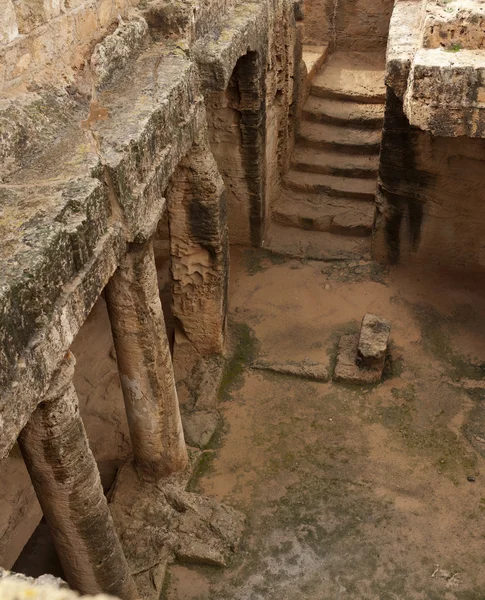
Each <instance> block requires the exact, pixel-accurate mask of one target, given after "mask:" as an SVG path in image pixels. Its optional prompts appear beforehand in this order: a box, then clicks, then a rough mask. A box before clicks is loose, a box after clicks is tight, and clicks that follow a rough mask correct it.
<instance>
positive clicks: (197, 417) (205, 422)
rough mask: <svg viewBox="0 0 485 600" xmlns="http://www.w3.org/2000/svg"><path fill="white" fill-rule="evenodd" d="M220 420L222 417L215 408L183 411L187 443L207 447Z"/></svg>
mask: <svg viewBox="0 0 485 600" xmlns="http://www.w3.org/2000/svg"><path fill="white" fill-rule="evenodd" d="M219 422H220V417H219V414H218V413H217V412H216V411H215V410H213V411H209V410H197V411H195V412H185V413H182V424H183V426H184V434H185V440H186V441H187V444H189V445H190V446H194V447H196V448H205V447H206V446H207V444H208V443H209V442H210V441H211V438H212V436H213V435H214V433H215V431H216V429H217V427H218V425H219Z"/></svg>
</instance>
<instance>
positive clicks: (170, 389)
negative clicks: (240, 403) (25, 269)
mask: <svg viewBox="0 0 485 600" xmlns="http://www.w3.org/2000/svg"><path fill="white" fill-rule="evenodd" d="M106 300H107V306H108V312H109V315H110V321H111V327H112V330H113V340H114V343H115V348H116V357H117V361H118V368H119V372H120V380H121V387H122V389H123V396H124V399H125V406H126V414H127V417H128V426H129V429H130V435H131V443H132V448H133V454H134V457H135V464H136V467H137V469H138V471H139V473H140V476H141V477H143V478H146V479H148V480H150V481H156V480H157V479H159V478H160V477H163V476H165V475H169V474H170V473H173V472H174V471H178V470H181V469H183V468H184V467H185V465H186V464H187V450H186V448H185V441H184V435H183V430H182V422H181V420H180V411H179V404H178V398H177V390H176V388H175V377H174V373H173V366H172V358H171V355H170V348H169V344H168V339H167V333H166V330H165V322H164V318H163V312H162V305H161V302H160V296H159V290H158V285H157V273H156V268H155V256H154V253H153V244H152V243H145V244H133V245H132V246H130V248H129V250H128V252H127V253H126V255H125V256H124V258H123V259H122V261H121V264H120V266H119V267H118V269H117V270H116V272H115V274H114V275H113V277H112V278H111V280H110V282H109V284H108V286H107V288H106Z"/></svg>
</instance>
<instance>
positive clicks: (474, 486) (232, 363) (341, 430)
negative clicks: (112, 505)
mask: <svg viewBox="0 0 485 600" xmlns="http://www.w3.org/2000/svg"><path fill="white" fill-rule="evenodd" d="M483 283H484V282H483V278H482V280H479V278H478V277H476V276H469V277H459V276H457V275H456V274H453V273H445V272H439V271H438V270H436V268H433V269H430V270H429V271H426V270H423V269H418V268H417V267H412V268H406V269H405V268H396V269H393V270H392V271H390V272H387V271H385V270H383V269H381V268H379V267H377V266H375V265H372V264H370V263H365V262H359V263H351V264H344V263H333V264H330V265H329V264H328V263H326V264H325V263H319V262H312V261H303V262H302V261H298V260H291V259H288V260H285V259H281V258H275V257H274V256H271V255H268V254H266V253H265V252H264V251H247V250H246V251H239V252H238V251H233V252H232V264H231V291H230V331H231V336H232V338H233V342H234V343H235V345H234V348H235V351H234V354H233V356H232V358H231V359H230V360H229V361H228V364H227V367H226V371H225V376H224V380H223V384H222V387H221V402H220V408H221V412H222V414H223V417H224V425H223V428H222V430H221V431H220V432H219V435H217V436H216V437H217V439H216V440H215V441H213V442H212V448H211V449H210V450H209V451H208V452H207V454H206V455H205V459H204V461H203V463H202V466H201V468H200V470H199V473H198V476H197V477H196V478H195V479H194V481H193V482H192V489H196V490H199V491H200V492H202V493H204V494H207V495H210V496H213V497H216V498H217V499H219V500H223V501H224V502H226V503H228V504H231V505H233V506H236V507H238V508H240V509H241V510H243V511H244V512H245V513H246V515H247V517H248V522H247V531H246V533H245V537H244V539H243V542H242V544H241V547H240V549H239V552H238V554H237V555H236V556H235V558H234V560H233V562H232V564H230V565H229V566H228V568H226V569H225V570H217V569H213V568H200V567H188V566H181V565H174V566H172V567H171V568H170V574H169V577H168V579H167V581H166V585H165V590H164V594H165V598H166V600H202V599H206V598H211V599H214V598H216V599H220V600H223V599H226V598H227V599H231V600H246V599H247V600H256V599H259V598H261V599H262V598H264V599H265V600H272V599H273V598H274V599H276V598H278V600H281V599H288V600H293V599H295V600H296V599H298V600H303V599H305V598H312V599H315V598H318V599H322V600H324V599H325V600H326V599H332V600H333V599H335V600H337V599H345V598H348V599H357V598H358V599H359V600H363V599H379V600H385V599H389V600H391V599H393V600H394V599H400V600H402V599H426V600H433V599H438V598H439V599H440V600H443V599H444V600H451V599H470V600H471V599H473V600H478V599H480V598H484V597H485V591H484V590H485V570H484V569H483V556H484V542H485V489H484V483H485V463H484V459H483V457H482V455H481V454H484V456H485V286H484V285H483ZM366 312H373V313H375V314H377V315H381V316H383V317H386V318H388V319H390V320H391V322H392V356H391V359H390V360H389V362H388V364H387V367H386V375H385V381H384V382H383V383H382V384H380V385H377V386H372V387H367V388H365V387H351V386H345V385H341V384H333V383H313V382H309V381H306V380H303V379H297V378H295V377H289V376H282V375H276V374H270V373H266V372H262V371H257V370H254V369H251V367H250V364H251V362H252V361H253V360H254V359H255V358H257V357H266V358H268V359H275V360H302V359H304V358H306V357H309V358H311V359H313V360H315V361H321V362H327V363H328V364H329V366H330V368H331V367H332V365H333V363H334V361H335V354H336V344H337V342H338V339H339V337H340V335H341V334H342V333H346V332H349V331H350V332H354V331H357V330H358V326H359V322H360V320H361V318H362V317H363V315H364V314H365V313H366Z"/></svg>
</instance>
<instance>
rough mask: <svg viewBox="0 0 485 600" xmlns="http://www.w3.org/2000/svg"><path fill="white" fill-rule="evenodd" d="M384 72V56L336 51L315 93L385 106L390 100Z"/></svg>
mask: <svg viewBox="0 0 485 600" xmlns="http://www.w3.org/2000/svg"><path fill="white" fill-rule="evenodd" d="M384 71H385V56H384V53H381V52H379V53H376V52H335V53H334V54H333V55H332V56H331V57H330V58H329V59H328V60H327V62H326V64H325V66H324V68H323V69H322V70H321V71H320V73H319V74H318V75H317V77H315V80H314V81H313V85H312V87H311V94H312V95H314V96H320V97H324V98H339V99H343V100H349V101H353V102H364V103H377V104H379V103H381V104H382V103H383V102H384V101H385V98H386V87H385V84H384Z"/></svg>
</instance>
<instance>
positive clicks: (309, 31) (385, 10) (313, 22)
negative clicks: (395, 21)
mask: <svg viewBox="0 0 485 600" xmlns="http://www.w3.org/2000/svg"><path fill="white" fill-rule="evenodd" d="M393 5H394V0H305V2H304V14H305V17H304V23H305V35H304V41H305V43H307V44H317V45H318V44H331V47H332V48H333V49H339V50H355V51H359V52H360V51H366V50H376V49H379V48H384V47H385V45H386V42H387V34H388V30H389V20H390V18H391V12H392V8H393Z"/></svg>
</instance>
